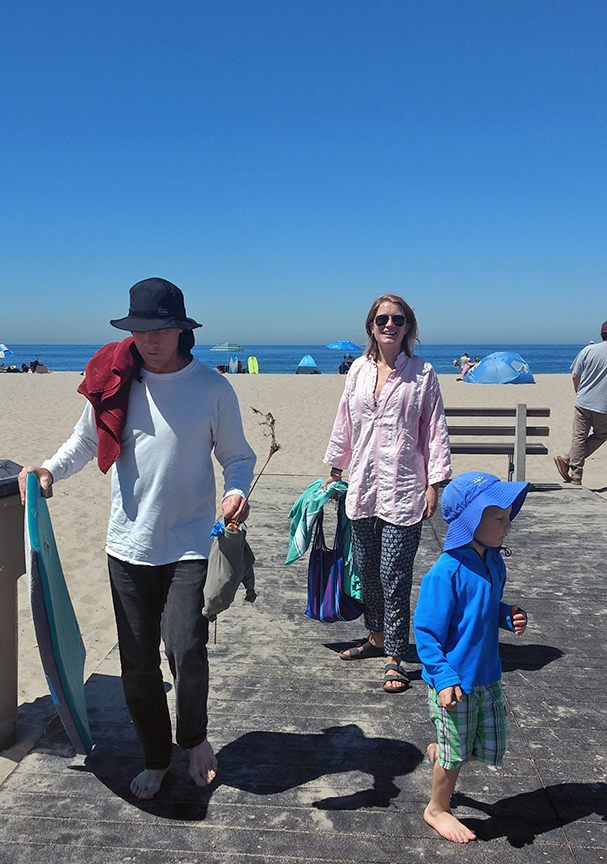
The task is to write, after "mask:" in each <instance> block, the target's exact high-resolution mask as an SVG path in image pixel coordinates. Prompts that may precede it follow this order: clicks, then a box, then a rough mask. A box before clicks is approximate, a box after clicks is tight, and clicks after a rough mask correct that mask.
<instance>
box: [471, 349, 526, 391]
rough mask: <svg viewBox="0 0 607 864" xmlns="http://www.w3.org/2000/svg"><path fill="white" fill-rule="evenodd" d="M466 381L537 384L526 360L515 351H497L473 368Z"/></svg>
mask: <svg viewBox="0 0 607 864" xmlns="http://www.w3.org/2000/svg"><path fill="white" fill-rule="evenodd" d="M464 381H466V382H467V383H468V384H535V380H534V378H533V375H532V374H531V369H530V368H529V365H528V364H527V361H526V360H523V358H522V357H521V355H520V354H517V353H516V352H515V351H496V352H495V353H494V354H488V355H487V357H483V359H482V360H481V361H480V363H478V364H477V365H476V366H475V367H474V369H471V370H470V371H469V372H468V373H467V374H466V376H465V377H464Z"/></svg>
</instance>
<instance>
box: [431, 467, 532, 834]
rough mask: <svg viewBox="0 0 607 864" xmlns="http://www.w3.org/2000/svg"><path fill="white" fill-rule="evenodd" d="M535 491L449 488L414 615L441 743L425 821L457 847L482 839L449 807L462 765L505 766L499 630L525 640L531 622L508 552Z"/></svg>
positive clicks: (493, 480) (483, 479)
mask: <svg viewBox="0 0 607 864" xmlns="http://www.w3.org/2000/svg"><path fill="white" fill-rule="evenodd" d="M528 488H529V484H527V483H505V482H503V481H501V480H499V479H498V478H497V477H494V476H493V474H484V473H482V472H475V471H469V472H467V473H466V474H460V476H459V477H456V478H455V480H452V481H451V483H449V485H448V486H447V488H446V489H445V491H444V492H443V495H442V501H441V507H442V511H443V517H444V518H445V521H446V522H448V523H449V529H448V531H447V536H446V538H445V544H444V547H443V548H444V552H443V554H442V555H441V557H440V558H439V559H438V561H437V562H436V564H435V565H434V566H433V567H432V568H431V569H430V570H429V571H428V573H427V574H426V575H425V576H424V578H423V580H422V584H421V588H420V592H419V600H418V603H417V608H416V610H415V641H416V644H417V652H418V654H419V658H420V660H421V662H422V663H423V671H422V677H423V679H424V681H425V682H426V683H427V684H428V687H429V690H428V701H429V703H430V716H431V718H432V720H433V721H434V723H435V725H436V731H437V736H438V744H430V745H429V746H428V756H429V758H430V761H431V763H432V765H433V776H432V795H431V798H430V801H429V803H428V806H427V807H426V809H425V811H424V819H425V820H426V822H427V823H428V825H431V826H432V827H433V828H434V829H435V830H436V831H438V833H439V834H440V835H441V836H442V837H445V838H446V839H447V840H452V841H453V842H454V843H468V842H469V841H470V840H476V835H475V834H474V833H473V832H472V831H470V830H469V829H468V828H466V826H465V825H463V824H462V823H461V822H460V821H459V820H458V819H456V818H455V816H453V814H452V813H451V809H450V807H451V795H452V793H453V789H454V787H455V782H456V780H457V777H458V774H459V772H460V769H461V767H462V765H463V764H464V762H469V761H470V759H480V760H482V761H483V762H488V763H489V764H490V765H500V764H501V762H502V759H503V756H504V750H505V747H506V712H505V708H504V700H503V696H502V690H501V687H500V683H499V682H500V678H501V675H502V667H501V663H500V658H499V653H498V628H499V627H503V628H504V629H506V630H511V631H513V632H514V633H515V634H516V635H517V636H521V635H522V634H523V632H524V630H525V626H526V624H527V615H526V614H525V612H524V611H523V610H522V609H519V607H518V606H516V605H515V606H507V605H506V604H505V603H502V602H501V598H502V594H503V591H504V585H505V582H506V566H505V564H504V562H503V560H502V556H501V555H500V549H501V548H502V542H503V541H504V539H505V537H506V535H507V534H508V531H509V530H510V523H511V521H512V520H513V519H514V517H515V516H516V514H517V513H518V511H519V510H520V509H521V506H522V504H523V501H524V500H525V496H526V495H527V491H528Z"/></svg>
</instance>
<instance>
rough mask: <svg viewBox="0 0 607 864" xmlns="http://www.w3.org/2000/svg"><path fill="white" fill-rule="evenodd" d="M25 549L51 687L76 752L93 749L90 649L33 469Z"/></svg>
mask: <svg viewBox="0 0 607 864" xmlns="http://www.w3.org/2000/svg"><path fill="white" fill-rule="evenodd" d="M25 554H26V565H27V573H28V576H29V586H30V604H31V608H32V617H33V619H34V628H35V630H36V639H37V641H38V650H39V651H40V659H41V660H42V666H43V668H44V673H45V675H46V680H47V682H48V686H49V690H50V692H51V696H52V698H53V702H54V703H55V705H56V706H57V711H58V713H59V717H60V718H61V722H62V723H63V727H64V729H65V731H66V733H67V735H68V737H69V739H70V741H71V742H72V744H73V745H74V748H75V750H76V752H77V753H82V754H86V753H90V751H91V749H92V747H93V739H92V738H91V731H90V729H89V722H88V717H87V713H86V701H85V697H84V661H85V658H86V650H85V648H84V643H83V641H82V636H81V635H80V628H79V627H78V621H77V619H76V615H75V613H74V607H73V606H72V601H71V598H70V594H69V591H68V588H67V585H66V584H65V578H64V576H63V570H62V568H61V561H60V559H59V553H58V552H57V545H56V543H55V536H54V534H53V526H52V524H51V517H50V514H49V511H48V506H47V503H46V500H45V499H44V498H43V497H42V493H41V491H40V483H39V481H38V478H37V477H36V475H35V474H34V473H33V472H30V473H29V474H28V476H27V494H26V501H25Z"/></svg>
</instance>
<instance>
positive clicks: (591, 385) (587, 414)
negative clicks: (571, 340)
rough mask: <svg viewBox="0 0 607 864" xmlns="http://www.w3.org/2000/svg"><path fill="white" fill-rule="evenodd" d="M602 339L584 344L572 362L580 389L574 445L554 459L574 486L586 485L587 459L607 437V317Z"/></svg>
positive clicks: (574, 377) (574, 387) (574, 420)
mask: <svg viewBox="0 0 607 864" xmlns="http://www.w3.org/2000/svg"><path fill="white" fill-rule="evenodd" d="M601 340H602V341H601V342H597V343H596V345H595V344H592V345H586V347H585V348H582V350H581V351H580V353H579V354H578V355H577V357H576V358H575V360H574V361H573V363H572V364H571V369H572V371H573V389H574V390H575V392H576V397H575V408H574V414H573V433H572V436H571V447H570V449H569V452H568V453H566V454H565V455H564V456H555V457H554V462H555V465H556V468H557V471H558V472H559V474H560V475H561V477H562V478H563V480H564V481H565V483H571V484H572V485H573V486H581V485H582V474H583V471H584V463H585V461H586V459H587V458H588V457H589V456H590V455H591V454H592V453H594V451H595V450H598V449H599V447H600V446H601V444H604V443H605V441H607V321H605V322H604V323H603V325H602V327H601Z"/></svg>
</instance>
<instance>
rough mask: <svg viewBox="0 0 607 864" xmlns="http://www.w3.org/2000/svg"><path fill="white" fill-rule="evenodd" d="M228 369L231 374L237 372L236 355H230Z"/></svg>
mask: <svg viewBox="0 0 607 864" xmlns="http://www.w3.org/2000/svg"><path fill="white" fill-rule="evenodd" d="M228 369H229V370H230V372H231V374H234V373H235V372H238V357H236V355H233V356H232V357H230V365H229V366H228Z"/></svg>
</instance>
